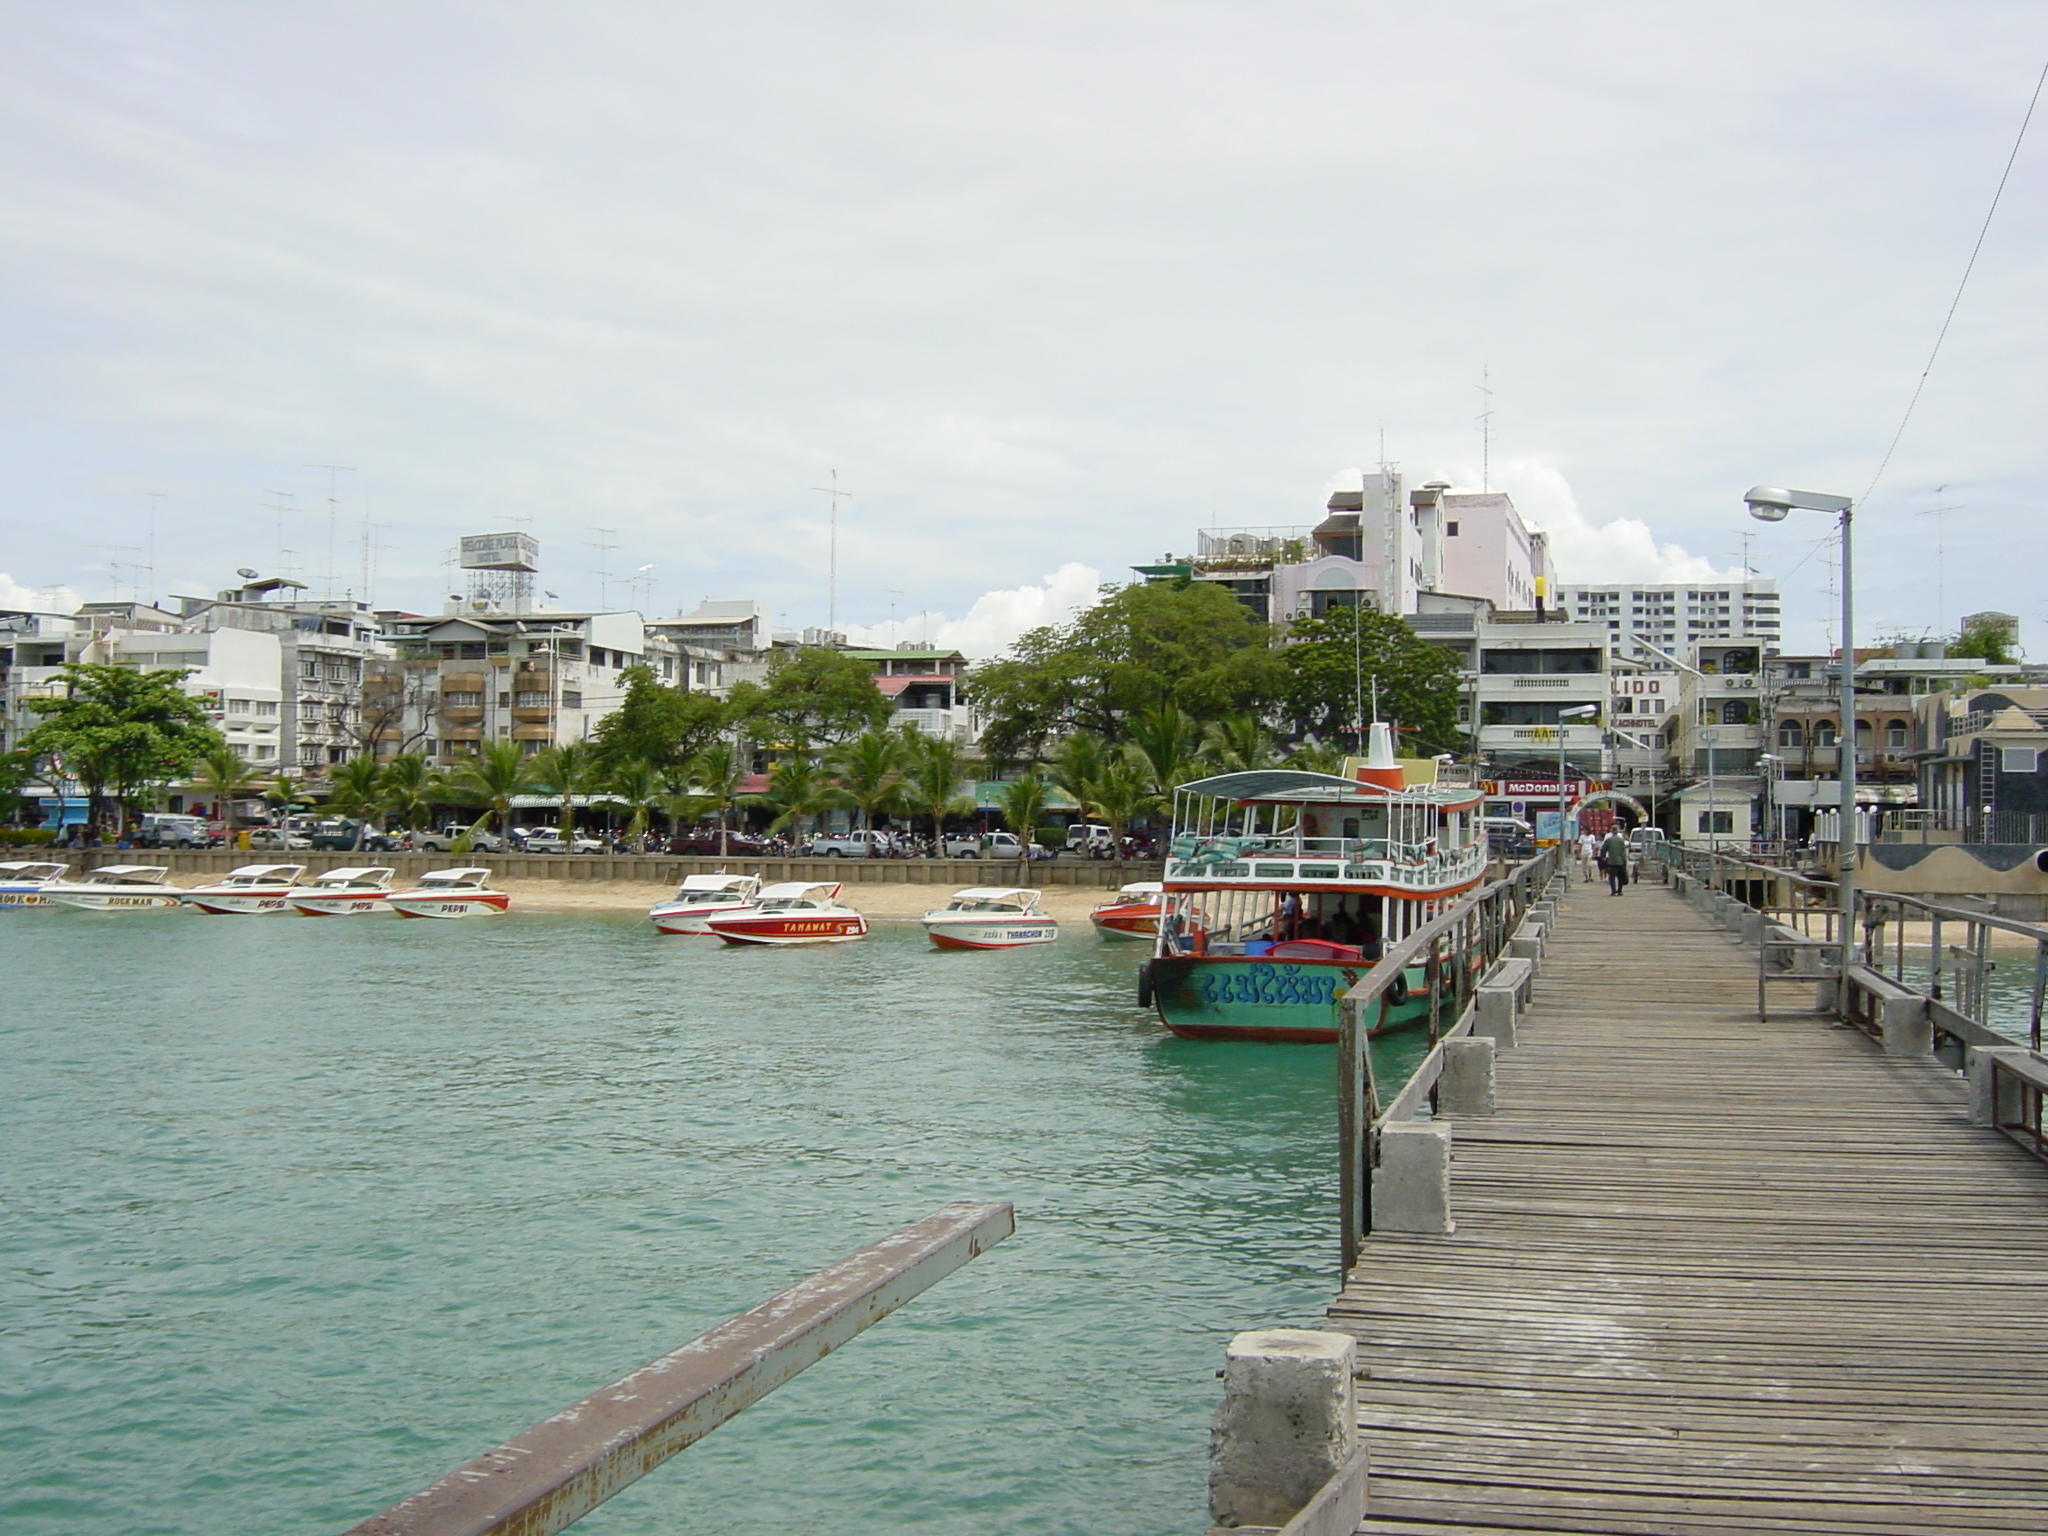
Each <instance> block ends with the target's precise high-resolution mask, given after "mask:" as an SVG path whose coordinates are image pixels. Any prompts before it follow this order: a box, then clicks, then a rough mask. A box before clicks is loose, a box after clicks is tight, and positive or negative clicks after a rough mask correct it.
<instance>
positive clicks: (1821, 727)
mask: <svg viewBox="0 0 2048 1536" xmlns="http://www.w3.org/2000/svg"><path fill="white" fill-rule="evenodd" d="M1813 744H1814V745H1815V746H1816V747H1832V746H1833V745H1834V744H1835V722H1834V721H1832V720H1822V721H1818V722H1816V724H1815V725H1814V727H1813Z"/></svg>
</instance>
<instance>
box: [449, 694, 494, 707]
mask: <svg viewBox="0 0 2048 1536" xmlns="http://www.w3.org/2000/svg"><path fill="white" fill-rule="evenodd" d="M441 702H442V703H443V704H446V705H449V706H451V707H452V708H455V709H482V708H483V705H484V696H483V695H482V694H481V693H470V692H467V691H450V692H447V693H444V694H442V695H441Z"/></svg>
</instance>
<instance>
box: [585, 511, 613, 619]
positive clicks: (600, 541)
mask: <svg viewBox="0 0 2048 1536" xmlns="http://www.w3.org/2000/svg"><path fill="white" fill-rule="evenodd" d="M590 531H591V532H592V533H594V534H596V535H597V537H596V539H594V540H592V539H585V540H584V541H583V544H584V548H586V549H594V550H596V551H597V606H598V607H600V608H609V607H611V605H612V585H611V583H612V577H611V558H612V551H613V550H615V549H617V548H618V547H619V546H618V545H616V544H614V543H613V542H612V535H613V534H615V533H617V532H618V531H619V530H618V529H616V528H596V527H593V528H592V529H591V530H590Z"/></svg>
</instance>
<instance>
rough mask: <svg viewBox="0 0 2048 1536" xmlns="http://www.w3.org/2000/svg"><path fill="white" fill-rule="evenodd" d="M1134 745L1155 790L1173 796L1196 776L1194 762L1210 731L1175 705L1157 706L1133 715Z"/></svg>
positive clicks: (1131, 734)
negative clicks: (1182, 784)
mask: <svg viewBox="0 0 2048 1536" xmlns="http://www.w3.org/2000/svg"><path fill="white" fill-rule="evenodd" d="M1130 737H1131V745H1132V746H1133V747H1135V748H1136V749H1137V752H1138V755H1139V756H1140V757H1142V758H1143V759H1144V762H1145V766H1146V768H1147V769H1148V770H1149V772H1150V776H1151V781H1152V788H1153V790H1154V791H1155V792H1156V793H1158V794H1161V795H1170V794H1172V793H1173V787H1174V786H1175V785H1176V784H1181V783H1184V782H1186V781H1187V780H1188V779H1189V778H1191V777H1192V776H1193V771H1194V770H1193V764H1194V760H1195V759H1196V758H1197V757H1198V756H1200V755H1201V753H1202V750H1203V748H1204V747H1205V746H1206V744H1207V742H1208V739H1209V728H1208V727H1207V726H1205V725H1203V724H1201V723H1200V722H1199V721H1197V720H1195V719H1194V718H1193V717H1192V716H1190V715H1189V714H1187V713H1186V712H1185V711H1184V710H1182V709H1181V708H1180V706H1179V705H1177V704H1173V703H1162V704H1154V705H1153V706H1152V707H1151V708H1150V709H1141V710H1139V711H1138V712H1137V713H1136V714H1135V715H1133V716H1131V721H1130Z"/></svg>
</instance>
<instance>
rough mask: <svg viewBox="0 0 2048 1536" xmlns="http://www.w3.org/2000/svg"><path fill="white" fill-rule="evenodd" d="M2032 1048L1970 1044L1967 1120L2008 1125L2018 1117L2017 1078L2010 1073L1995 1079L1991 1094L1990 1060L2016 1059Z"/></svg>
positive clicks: (2018, 1096) (2027, 1055)
mask: <svg viewBox="0 0 2048 1536" xmlns="http://www.w3.org/2000/svg"><path fill="white" fill-rule="evenodd" d="M2032 1054H2033V1052H2031V1051H2028V1050H2025V1049H2023V1048H2022V1047H2019V1046H1983V1045H1973V1046H1971V1047H1970V1068H1969V1072H1970V1123H1971V1124H1972V1125H2009V1124H2011V1123H2012V1122H2013V1121H2015V1120H2017V1119H2019V1117H2020V1082H2019V1079H2018V1078H2016V1077H2013V1076H2010V1075H2008V1076H2006V1077H2005V1078H2004V1079H2002V1080H2001V1081H2000V1083H1999V1088H1998V1091H1997V1093H1996V1096H1995V1097H1994V1093H1993V1088H1992V1080H1993V1079H1992V1071H1991V1068H1992V1066H1993V1064H1994V1063H1996V1062H2000V1061H2005V1062H2011V1063H2015V1064H2017V1063H2019V1062H2023V1061H2025V1060H2026V1059H2027V1058H2028V1057H2029V1056H2031V1055H2032Z"/></svg>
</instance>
